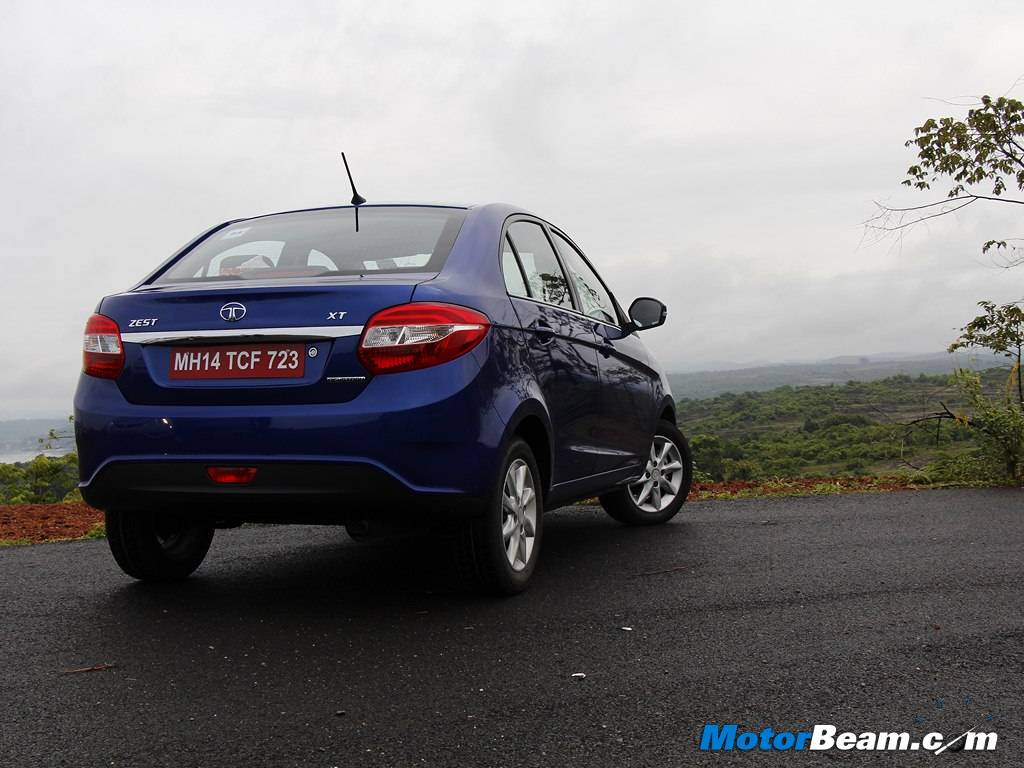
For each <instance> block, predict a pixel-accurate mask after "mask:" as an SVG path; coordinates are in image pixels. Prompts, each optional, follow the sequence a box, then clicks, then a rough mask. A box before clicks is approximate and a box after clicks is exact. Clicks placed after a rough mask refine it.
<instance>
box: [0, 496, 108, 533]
mask: <svg viewBox="0 0 1024 768" xmlns="http://www.w3.org/2000/svg"><path fill="white" fill-rule="evenodd" d="M102 523H103V513H102V512H100V511H99V510H97V509H93V508H92V507H90V506H89V505H88V504H86V503H85V502H82V501H75V502H70V503H66V504H4V505H0V543H2V544H38V543H40V542H44V541H55V540H61V539H80V538H82V537H83V536H87V535H97V533H98V532H99V531H101V530H102V529H101V528H98V527H99V526H101V525H102Z"/></svg>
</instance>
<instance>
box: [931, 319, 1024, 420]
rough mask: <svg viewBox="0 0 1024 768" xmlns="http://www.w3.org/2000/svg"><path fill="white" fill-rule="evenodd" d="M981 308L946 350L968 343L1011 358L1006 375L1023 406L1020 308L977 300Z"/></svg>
mask: <svg viewBox="0 0 1024 768" xmlns="http://www.w3.org/2000/svg"><path fill="white" fill-rule="evenodd" d="M978 306H979V307H981V308H982V309H983V310H985V311H984V313H983V314H980V315H978V316H977V317H976V318H974V319H973V320H971V322H969V323H968V324H967V325H965V326H964V327H963V328H961V329H960V336H959V337H958V338H957V340H956V341H954V342H953V343H952V344H950V345H949V351H950V352H956V351H957V350H958V349H968V348H972V347H976V348H980V349H988V350H991V351H993V352H997V353H999V354H1001V355H1003V356H1005V357H1008V358H1010V359H1011V360H1012V361H1013V370H1012V371H1011V372H1010V379H1011V381H1013V382H1014V383H1015V384H1016V389H1017V404H1018V406H1020V407H1024V379H1022V377H1021V367H1020V363H1021V349H1022V347H1024V309H1021V307H1020V305H1018V304H1003V305H996V304H995V303H994V302H991V301H979V302H978Z"/></svg>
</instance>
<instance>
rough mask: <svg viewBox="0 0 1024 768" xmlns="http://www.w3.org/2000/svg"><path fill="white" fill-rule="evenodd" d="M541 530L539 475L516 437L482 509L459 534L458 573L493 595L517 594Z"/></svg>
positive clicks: (533, 564) (529, 570) (529, 453)
mask: <svg viewBox="0 0 1024 768" xmlns="http://www.w3.org/2000/svg"><path fill="white" fill-rule="evenodd" d="M543 532H544V492H543V486H542V485H541V474H540V471H539V470H538V469H537V462H536V460H535V459H534V457H533V451H531V450H530V446H529V445H527V444H526V443H525V442H524V441H523V440H518V439H517V440H515V441H513V443H512V445H510V446H509V448H508V451H507V452H506V454H505V461H504V462H503V464H502V471H501V473H500V474H499V480H498V487H497V488H496V489H495V491H494V494H493V496H492V498H491V499H490V501H489V503H488V504H487V507H486V509H485V510H484V513H483V514H482V515H481V516H480V517H479V518H478V519H474V520H473V521H471V522H470V523H469V524H467V525H466V526H465V528H463V529H462V530H461V531H460V532H459V538H458V560H459V566H460V570H461V571H462V574H463V577H464V578H465V579H466V580H467V581H469V582H470V583H471V584H473V585H475V586H478V587H480V588H482V589H483V590H485V591H487V592H491V593H494V594H499V595H512V594H516V593H517V592H522V591H523V590H524V589H526V585H527V583H528V582H529V580H530V576H532V575H533V571H534V568H536V566H537V557H538V555H539V554H540V543H541V537H542V535H543Z"/></svg>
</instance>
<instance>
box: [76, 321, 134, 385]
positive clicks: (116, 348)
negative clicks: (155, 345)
mask: <svg viewBox="0 0 1024 768" xmlns="http://www.w3.org/2000/svg"><path fill="white" fill-rule="evenodd" d="M82 370H83V371H84V372H85V373H87V374H89V375H90V376H98V377H99V378H101V379H116V378H117V377H118V376H120V375H121V371H123V370H124V346H123V345H122V344H121V329H120V328H118V327H117V323H115V322H114V321H113V320H111V319H110V318H109V317H107V316H106V315H93V316H92V317H90V318H89V321H88V322H87V323H86V324H85V338H84V339H83V340H82Z"/></svg>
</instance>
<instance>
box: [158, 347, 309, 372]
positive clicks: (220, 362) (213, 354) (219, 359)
mask: <svg viewBox="0 0 1024 768" xmlns="http://www.w3.org/2000/svg"><path fill="white" fill-rule="evenodd" d="M170 364H171V365H170V372H171V378H172V379H297V378H299V377H300V376H302V375H303V373H305V370H306V345H305V344H232V345H230V346H223V347H173V348H172V349H171V359H170Z"/></svg>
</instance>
